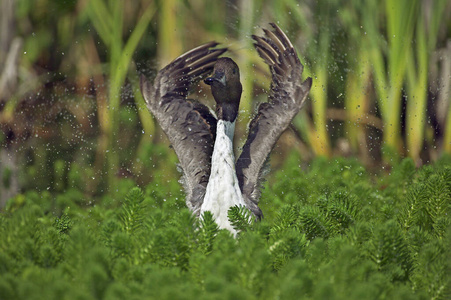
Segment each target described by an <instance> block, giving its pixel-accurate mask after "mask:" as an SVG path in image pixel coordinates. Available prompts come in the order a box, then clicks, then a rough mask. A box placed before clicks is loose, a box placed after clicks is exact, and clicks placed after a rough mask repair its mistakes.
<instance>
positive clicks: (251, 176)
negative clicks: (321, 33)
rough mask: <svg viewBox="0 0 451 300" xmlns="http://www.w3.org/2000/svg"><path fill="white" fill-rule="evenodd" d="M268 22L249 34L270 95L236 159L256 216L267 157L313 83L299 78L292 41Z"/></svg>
mask: <svg viewBox="0 0 451 300" xmlns="http://www.w3.org/2000/svg"><path fill="white" fill-rule="evenodd" d="M270 25H271V26H272V27H273V29H274V30H273V31H269V30H266V29H264V33H265V35H264V36H262V37H259V36H252V37H253V39H254V41H255V44H254V46H255V48H256V50H257V52H258V54H259V55H260V57H262V58H263V60H264V61H265V62H266V64H268V65H269V68H270V71H271V75H272V82H271V90H270V94H269V99H268V102H265V103H262V104H260V106H259V108H258V111H257V114H256V116H255V117H254V119H253V120H252V121H251V123H250V124H249V133H248V138H247V141H246V143H245V144H244V147H243V151H242V153H241V155H240V157H239V158H238V160H237V163H236V171H237V177H238V180H239V183H240V188H241V191H242V193H243V196H244V197H245V199H246V201H247V204H248V206H249V208H250V209H251V211H253V212H254V214H255V215H256V216H261V211H260V209H259V208H258V200H259V198H260V188H261V187H260V184H261V181H262V176H263V175H264V174H263V173H264V169H265V168H264V167H265V163H266V161H267V158H268V156H269V154H270V153H271V151H272V149H273V147H274V145H275V144H276V142H277V140H278V139H279V137H280V135H281V134H282V133H283V131H285V130H286V129H287V127H288V126H289V125H290V123H291V121H292V119H293V118H294V117H295V116H296V114H297V113H298V112H299V110H301V108H302V107H303V105H304V104H305V100H306V99H307V95H308V93H309V91H310V88H311V85H312V79H311V78H307V80H305V81H304V82H302V78H301V77H302V71H303V65H302V64H301V62H300V60H299V58H298V56H297V53H296V50H295V49H294V47H293V45H292V43H291V41H290V40H289V39H288V37H287V36H286V35H285V34H284V33H283V31H282V30H281V29H280V28H279V27H278V26H277V25H276V24H273V23H270Z"/></svg>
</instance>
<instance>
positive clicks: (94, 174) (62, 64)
mask: <svg viewBox="0 0 451 300" xmlns="http://www.w3.org/2000/svg"><path fill="white" fill-rule="evenodd" d="M0 3H1V4H0V6H1V7H0V18H1V19H0V26H1V28H0V129H1V130H0V143H1V148H0V175H1V177H0V179H1V183H0V193H1V194H0V207H2V206H3V205H4V204H5V201H6V199H8V198H9V197H11V196H13V195H15V194H17V193H18V192H20V191H24V190H30V189H35V190H38V191H43V190H49V191H50V192H61V191H65V190H67V189H73V188H76V189H78V190H81V191H83V192H84V193H85V194H86V195H87V196H89V197H95V196H100V195H102V194H103V193H104V192H106V191H112V189H114V188H116V187H117V184H118V182H119V179H120V178H129V179H130V180H131V181H133V182H137V183H138V184H140V185H143V184H146V183H148V182H150V181H152V180H153V179H155V178H157V177H158V180H159V182H168V183H171V184H173V183H174V182H175V181H176V180H177V179H178V177H179V176H180V174H179V173H178V172H177V169H176V162H177V158H176V156H175V154H174V153H173V151H172V150H171V149H170V148H169V147H168V146H169V145H168V141H167V139H166V137H165V136H164V134H163V133H162V131H161V129H160V128H159V127H158V125H157V124H156V123H155V121H154V120H153V118H152V116H151V115H150V113H149V112H148V111H147V109H146V107H145V104H144V101H143V99H142V96H141V93H140V91H139V80H138V78H139V74H144V75H146V76H148V77H150V78H153V77H154V76H155V74H156V72H157V70H159V69H161V68H162V67H164V66H165V65H166V64H167V63H169V62H170V61H171V60H172V59H174V58H175V57H177V56H178V55H180V54H182V53H183V52H185V51H187V50H189V49H191V48H193V47H195V46H198V45H199V44H202V43H205V42H208V41H211V40H216V41H218V42H220V43H222V44H223V45H226V46H228V47H230V50H231V51H229V52H228V53H227V55H228V56H230V57H232V58H234V59H235V60H236V61H237V62H238V64H239V66H240V69H241V77H242V81H243V86H244V93H243V98H242V104H241V111H240V117H239V124H238V127H237V134H236V135H237V137H236V144H237V145H238V147H237V148H239V145H242V143H244V138H245V135H246V125H247V123H248V122H249V119H250V118H251V117H252V115H253V112H254V110H255V107H256V105H257V104H258V103H259V102H261V101H266V92H267V89H268V87H269V83H270V75H269V70H268V68H267V66H266V65H265V64H264V63H263V61H262V60H261V59H260V58H259V57H258V56H257V54H256V52H255V51H254V50H253V47H252V39H251V37H250V36H251V34H262V30H261V27H268V22H276V23H277V24H278V25H279V26H280V27H281V28H282V29H283V30H284V31H285V32H286V33H287V35H288V37H289V38H290V39H291V40H292V42H293V44H294V45H295V47H296V49H297V51H298V55H299V56H300V59H301V61H302V62H303V64H304V65H305V71H304V74H305V76H306V77H307V76H311V77H312V78H313V87H312V90H311V92H310V96H309V103H308V105H307V107H306V108H305V109H304V110H303V111H302V112H301V113H300V114H299V115H298V116H297V117H296V118H295V120H294V121H293V126H292V128H291V129H290V130H288V132H287V133H286V134H284V135H283V136H282V138H281V140H280V141H279V143H278V146H277V147H276V148H275V151H274V152H273V154H272V157H271V159H272V166H273V168H277V167H278V166H280V164H281V162H282V161H283V160H284V158H286V156H287V155H288V154H289V153H290V152H293V151H295V152H299V153H300V157H301V159H302V160H303V161H304V162H306V163H308V162H309V161H310V160H311V159H312V158H314V157H316V156H325V157H332V156H356V157H358V158H359V159H360V160H361V161H362V162H363V163H364V164H365V165H366V166H369V167H375V168H380V167H381V166H382V167H385V166H387V165H390V164H391V163H392V162H393V160H398V159H399V158H401V157H411V158H412V159H413V160H414V162H415V163H416V165H417V166H419V165H422V164H425V163H429V162H431V161H434V160H436V159H437V158H439V157H440V156H441V155H443V154H445V153H451V118H449V114H450V111H451V106H450V100H451V99H450V98H451V94H450V82H451V18H450V17H449V16H450V15H451V1H449V0H396V1H395V0H385V1H379V0H368V1H360V0H331V1H312V0H308V1H295V0H277V1H276V0H273V1H263V0H255V1H250V0H241V1H239V0H237V1H206V0H192V1H190V0H184V1H182V0H160V1H151V0H136V1H125V0H122V1H121V0H117V1H116V0H115V1H113V0H91V1H89V0H78V1H77V0H67V1H63V0H16V1H13V0H2V1H1V2H0ZM192 97H193V98H198V99H200V100H201V101H204V102H205V103H208V104H210V105H212V104H213V102H212V100H211V97H210V92H209V89H208V88H207V87H206V86H205V85H203V83H202V84H200V85H199V86H198V88H197V89H196V90H195V91H194V92H193V95H192ZM238 151H239V149H237V152H238ZM121 182H123V181H121Z"/></svg>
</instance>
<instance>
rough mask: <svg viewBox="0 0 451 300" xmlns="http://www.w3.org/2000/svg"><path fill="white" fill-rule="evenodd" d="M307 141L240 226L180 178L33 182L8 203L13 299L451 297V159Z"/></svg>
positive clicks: (3, 221)
mask: <svg viewBox="0 0 451 300" xmlns="http://www.w3.org/2000/svg"><path fill="white" fill-rule="evenodd" d="M298 160H299V158H298V157H297V156H296V155H292V156H290V158H289V160H288V161H287V163H286V165H285V167H284V168H283V170H284V171H280V172H278V173H276V174H275V176H274V177H273V178H270V180H269V181H268V183H267V184H266V189H265V190H264V193H263V197H262V200H261V204H262V205H261V206H262V210H263V213H264V214H265V218H264V219H263V220H262V221H259V222H256V221H254V220H253V218H251V217H250V214H249V212H248V211H247V210H246V209H244V208H242V207H233V208H231V209H230V211H229V218H230V220H231V222H232V224H233V225H234V226H235V228H236V229H237V230H239V234H238V236H237V238H236V239H235V238H234V237H233V236H232V235H231V234H230V233H229V232H228V231H225V230H219V229H218V226H217V225H216V223H215V222H214V219H213V216H212V214H211V213H209V212H206V213H204V214H203V215H202V217H201V218H199V219H196V218H194V217H193V216H192V215H191V213H190V212H189V211H188V209H186V208H185V206H184V203H183V199H182V198H183V197H181V195H180V191H179V190H178V189H179V188H178V187H176V185H171V184H165V185H163V184H159V183H153V184H150V185H149V186H147V187H145V188H143V189H140V188H137V187H131V185H130V181H127V180H125V181H124V180H121V181H120V182H123V183H121V184H119V185H118V187H117V191H115V193H114V194H109V195H107V196H105V197H103V198H102V199H98V200H97V201H96V202H95V204H90V205H88V204H87V201H86V200H84V199H83V194H82V193H80V192H77V191H76V190H68V191H66V192H62V193H59V194H57V195H55V196H53V195H51V194H50V193H48V192H43V193H41V194H39V193H36V192H26V193H25V194H22V195H19V196H17V197H15V198H13V199H11V200H10V201H9V203H8V205H7V208H6V209H5V210H4V211H2V213H1V214H0V299H56V298H58V299H60V298H64V299H80V298H82V299H124V298H127V299H142V298H151V299H153V298H157V299H193V298H196V299H199V298H200V299H203V298H205V299H212V298H215V299H230V298H233V299H274V298H280V299H299V298H309V299H324V298H328V299H448V298H449V296H450V295H451V280H450V277H449V271H450V268H451V247H450V245H451V224H450V214H451V167H449V163H448V162H449V161H448V159H447V158H444V159H442V160H441V161H439V162H438V163H437V164H435V165H431V166H425V167H423V168H421V169H419V170H416V169H415V167H414V163H413V160H411V159H408V160H403V161H401V162H400V163H399V164H397V165H395V166H393V168H392V169H391V170H390V171H389V172H381V173H378V174H377V175H375V174H370V173H369V172H368V171H367V170H365V169H364V168H363V167H362V166H361V165H359V164H358V163H357V162H356V161H355V160H347V159H336V160H325V159H316V160H314V161H313V162H312V164H311V165H310V166H309V168H308V170H306V171H304V170H302V169H301V168H299V167H298V163H297V161H298Z"/></svg>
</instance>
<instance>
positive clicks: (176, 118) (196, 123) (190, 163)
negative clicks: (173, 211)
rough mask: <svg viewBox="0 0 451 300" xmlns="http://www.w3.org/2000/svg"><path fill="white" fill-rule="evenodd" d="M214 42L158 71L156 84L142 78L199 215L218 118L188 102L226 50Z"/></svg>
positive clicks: (189, 202)
mask: <svg viewBox="0 0 451 300" xmlns="http://www.w3.org/2000/svg"><path fill="white" fill-rule="evenodd" d="M217 45H218V44H217V43H216V42H210V43H207V44H204V45H201V46H199V47H197V48H194V49H192V50H191V51H188V52H186V53H185V54H183V55H181V56H179V57H178V58H176V59H175V60H174V61H172V62H171V63H170V64H169V65H167V66H166V67H165V68H163V69H162V70H161V71H159V72H158V74H157V76H156V78H155V80H154V83H153V84H152V83H151V82H149V81H148V80H147V79H146V78H145V77H144V76H141V92H142V94H143V96H144V99H145V100H146V102H147V107H148V109H149V110H150V112H151V113H152V114H153V116H154V117H155V118H156V120H157V122H158V124H159V125H160V127H161V129H163V131H164V133H165V134H166V135H167V137H168V139H169V141H170V142H171V144H172V147H173V149H174V151H175V153H176V154H177V157H178V159H179V161H180V167H181V169H182V171H183V182H184V186H185V192H186V194H187V197H186V202H187V205H188V207H189V208H190V209H191V210H192V211H193V212H194V213H195V214H198V212H199V210H200V207H201V205H202V201H203V198H204V195H205V189H206V186H207V183H208V179H209V176H210V168H211V155H212V153H213V146H214V140H215V135H216V118H215V117H214V116H213V115H212V114H211V113H210V110H209V109H208V107H207V106H205V105H203V104H201V103H199V102H196V101H194V100H190V99H187V96H188V93H189V90H190V89H191V87H192V86H193V85H194V84H195V83H197V82H198V81H199V80H200V79H201V78H202V77H204V76H205V75H207V74H209V73H210V72H211V71H212V70H213V65H214V63H215V61H216V60H217V58H218V57H219V56H220V55H221V54H223V53H224V52H225V51H227V49H226V48H222V49H212V48H213V47H216V46H217Z"/></svg>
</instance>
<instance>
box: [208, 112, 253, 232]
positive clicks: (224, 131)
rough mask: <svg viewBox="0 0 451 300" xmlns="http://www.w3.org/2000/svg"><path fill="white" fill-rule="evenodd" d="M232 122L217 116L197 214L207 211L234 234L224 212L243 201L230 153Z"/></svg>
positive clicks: (231, 149) (233, 125)
mask: <svg viewBox="0 0 451 300" xmlns="http://www.w3.org/2000/svg"><path fill="white" fill-rule="evenodd" d="M234 131H235V122H233V123H232V122H227V121H223V120H219V121H218V124H217V129H216V141H215V147H214V150H213V155H212V161H211V173H210V179H209V181H208V185H207V190H206V193H205V198H204V202H203V203H202V207H201V211H200V212H201V214H202V213H203V212H205V211H210V212H211V213H212V214H213V216H214V218H215V220H216V223H217V224H218V226H219V228H223V229H227V230H229V231H230V232H232V233H233V234H234V235H235V234H236V230H235V229H233V227H232V225H231V224H230V222H229V219H228V217H227V213H228V211H229V208H231V207H233V206H235V205H243V206H244V205H245V203H244V200H243V196H242V194H241V190H240V187H239V184H238V178H237V177H236V171H235V156H234V154H233V135H234Z"/></svg>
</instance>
